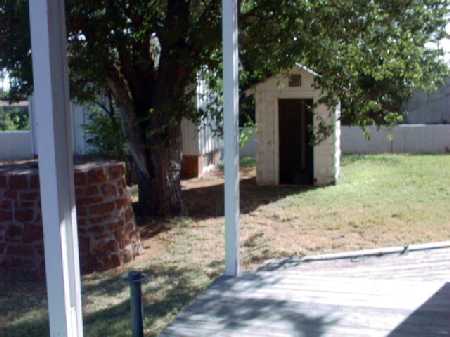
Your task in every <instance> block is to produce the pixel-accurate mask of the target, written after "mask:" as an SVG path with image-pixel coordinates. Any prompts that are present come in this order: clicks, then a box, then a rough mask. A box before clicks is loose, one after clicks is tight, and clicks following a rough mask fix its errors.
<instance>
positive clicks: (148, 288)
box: [0, 266, 205, 337]
mask: <svg viewBox="0 0 450 337" xmlns="http://www.w3.org/2000/svg"><path fill="white" fill-rule="evenodd" d="M142 271H143V272H144V273H145V275H146V276H147V278H146V280H145V281H144V282H143V285H142V289H143V298H144V312H145V315H144V317H145V322H144V327H147V328H146V333H145V336H147V337H148V336H150V337H153V336H157V335H158V334H159V332H160V330H161V329H162V328H163V327H164V326H165V325H166V324H167V322H168V321H170V320H172V319H173V318H174V317H175V315H176V314H177V313H178V312H179V311H180V310H181V309H182V308H183V307H185V306H186V305H188V304H189V303H190V302H191V301H192V300H193V299H194V298H195V297H196V296H197V295H198V294H199V292H201V291H202V290H204V288H205V285H204V284H203V283H201V282H196V273H197V271H196V270H194V269H189V268H177V267H161V266H154V267H149V268H146V269H143V270H142ZM99 276H100V275H99ZM84 283H86V284H84V285H83V289H82V293H83V302H84V303H85V302H86V301H87V299H88V298H89V297H92V298H97V297H99V296H108V297H110V298H114V302H116V303H114V304H113V305H106V306H104V307H103V308H101V309H99V310H95V311H93V310H91V312H89V313H86V312H85V313H84V315H83V316H84V329H85V335H86V336H89V337H103V336H108V337H123V336H131V323H130V320H131V319H130V303H129V296H128V283H127V280H126V274H124V273H121V274H116V275H111V276H109V277H106V278H105V277H102V278H101V279H99V280H98V282H97V281H96V280H95V279H94V280H89V281H88V282H84ZM11 287H13V286H11ZM41 290H42V289H41ZM124 294H125V295H124ZM34 297H36V294H34ZM39 297H40V298H41V299H42V302H40V303H34V305H33V306H31V307H30V306H22V310H21V311H20V315H22V316H26V315H27V311H31V310H33V309H35V308H36V307H41V308H44V307H46V305H47V304H46V296H45V290H42V296H39ZM0 312H1V309H0ZM16 312H17V311H16ZM0 335H1V336H2V337H23V336H27V337H38V336H39V337H41V336H48V335H49V329H48V318H47V315H46V314H44V315H40V316H37V317H34V318H33V317H32V318H29V319H19V320H16V321H15V322H13V323H12V324H9V325H7V326H5V327H0Z"/></svg>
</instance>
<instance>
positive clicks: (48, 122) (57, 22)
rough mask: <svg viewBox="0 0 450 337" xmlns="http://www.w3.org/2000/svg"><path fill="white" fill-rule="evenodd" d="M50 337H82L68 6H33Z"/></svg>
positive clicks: (38, 0) (52, 1)
mask: <svg viewBox="0 0 450 337" xmlns="http://www.w3.org/2000/svg"><path fill="white" fill-rule="evenodd" d="M29 6H30V23H31V46H32V58H33V75H34V100H33V102H34V112H35V114H36V115H35V118H36V119H37V121H38V123H37V124H38V130H37V139H38V143H39V148H38V152H39V177H40V183H41V184H40V186H41V205H42V206H41V207H42V220H43V225H44V247H45V270H46V279H47V293H48V309H49V320H50V336H51V337H82V336H83V324H82V315H81V291H80V267H79V255H78V234H77V224H76V214H75V198H74V181H73V150H72V137H71V136H72V132H71V127H70V122H71V120H70V113H69V84H68V70H67V52H66V28H65V16H64V0H30V1H29Z"/></svg>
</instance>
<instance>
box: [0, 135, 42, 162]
mask: <svg viewBox="0 0 450 337" xmlns="http://www.w3.org/2000/svg"><path fill="white" fill-rule="evenodd" d="M32 139H33V138H32V134H31V131H1V132H0V160H21V159H31V158H33V153H34V151H33V140H32Z"/></svg>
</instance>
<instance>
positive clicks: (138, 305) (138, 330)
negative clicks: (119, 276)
mask: <svg viewBox="0 0 450 337" xmlns="http://www.w3.org/2000/svg"><path fill="white" fill-rule="evenodd" d="M142 280H143V275H142V273H140V272H138V271H130V272H129V273H128V282H129V284H130V296H131V298H130V302H131V325H132V328H133V337H144V305H143V303H142V287H141V285H142Z"/></svg>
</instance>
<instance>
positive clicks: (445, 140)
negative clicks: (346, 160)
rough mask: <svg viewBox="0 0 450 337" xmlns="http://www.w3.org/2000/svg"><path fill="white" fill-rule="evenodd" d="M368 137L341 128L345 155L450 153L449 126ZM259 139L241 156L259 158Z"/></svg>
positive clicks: (374, 132) (373, 132) (374, 131)
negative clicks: (257, 148)
mask: <svg viewBox="0 0 450 337" xmlns="http://www.w3.org/2000/svg"><path fill="white" fill-rule="evenodd" d="M368 135H369V136H370V137H369V138H367V136H366V134H365V133H364V132H363V131H362V130H361V128H359V127H350V126H342V127H341V150H342V153H344V154H377V153H411V154H414V153H417V154H419V153H450V124H434V125H425V124H403V125H398V126H396V127H393V128H380V129H378V128H377V127H369V128H368ZM256 146H257V140H256V138H255V136H253V137H252V138H251V139H250V140H249V142H248V143H247V144H245V146H244V147H243V148H241V157H256Z"/></svg>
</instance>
